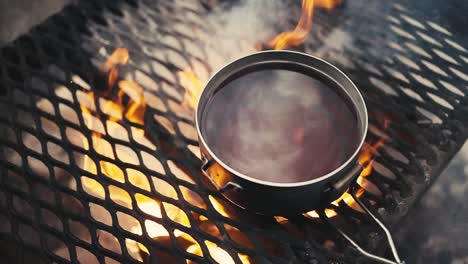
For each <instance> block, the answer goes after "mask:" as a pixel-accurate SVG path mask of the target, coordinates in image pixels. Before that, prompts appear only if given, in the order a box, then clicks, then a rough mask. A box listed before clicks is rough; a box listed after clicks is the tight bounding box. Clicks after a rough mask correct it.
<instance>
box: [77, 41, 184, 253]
mask: <svg viewBox="0 0 468 264" xmlns="http://www.w3.org/2000/svg"><path fill="white" fill-rule="evenodd" d="M128 59H129V53H128V50H127V49H123V48H119V49H116V50H115V51H114V52H113V53H112V55H111V56H110V57H109V59H108V60H107V61H106V62H105V63H104V65H103V68H102V70H103V72H105V73H108V80H107V84H108V87H106V88H107V90H106V92H105V93H104V94H105V95H107V96H109V95H110V94H111V91H112V89H114V86H115V84H117V85H116V86H117V88H118V92H117V96H116V98H113V99H108V98H99V99H100V108H101V110H102V112H104V113H105V114H106V115H108V116H109V117H108V118H107V120H105V124H106V127H107V134H108V135H110V136H112V137H114V138H118V139H121V140H125V141H127V142H128V141H129V139H128V132H127V130H126V129H125V128H124V126H122V125H119V123H122V122H123V121H124V117H125V118H126V119H127V120H129V121H130V122H132V123H135V124H139V125H143V124H144V115H145V110H146V102H145V99H144V95H143V92H144V91H143V88H142V87H141V86H140V85H138V84H137V83H135V82H131V81H128V80H120V81H117V80H118V77H119V76H118V69H117V66H119V65H120V66H123V65H125V64H126V63H127V62H128ZM86 95H87V96H88V97H89V99H90V100H88V101H92V100H93V99H94V97H95V94H94V93H93V92H91V91H90V92H88V93H87V94H86ZM125 99H126V100H125ZM124 101H126V103H124ZM81 111H82V116H83V119H84V122H85V124H86V126H87V127H88V129H89V130H91V131H92V140H93V144H92V147H93V149H94V151H96V152H97V153H99V154H101V155H103V156H106V157H108V158H111V159H116V158H118V159H119V160H121V161H124V162H126V163H130V164H139V160H138V156H137V155H136V154H135V153H134V152H133V150H131V149H130V148H126V147H124V148H122V147H121V148H119V147H115V154H114V149H113V147H112V146H111V145H110V143H108V142H107V141H106V140H105V139H103V134H104V133H105V131H106V130H104V129H103V124H102V122H101V121H100V119H99V118H98V117H97V116H96V115H93V111H92V110H91V109H89V108H88V107H87V106H85V105H84V104H82V105H81ZM131 132H132V133H131V135H132V138H133V139H134V140H135V141H137V142H139V143H140V144H145V145H146V146H148V147H149V148H151V149H154V150H155V149H156V147H155V146H154V145H153V144H152V143H151V142H150V141H149V140H148V139H146V137H145V132H144V130H143V129H140V128H137V127H133V126H132V127H131ZM82 140H83V144H86V143H87V139H86V138H83V139H82ZM115 155H116V156H117V157H115ZM96 163H97V165H96ZM82 168H83V169H84V170H86V171H88V172H90V173H92V174H94V175H97V171H98V168H99V169H100V171H101V172H102V175H103V176H105V177H109V178H112V179H113V180H116V181H118V182H122V183H124V182H125V176H124V175H125V173H124V170H125V169H124V168H120V167H119V166H117V165H115V164H114V163H112V162H109V161H104V160H101V161H95V160H93V159H91V158H90V157H89V156H85V157H84V159H83V163H82ZM126 172H127V177H128V180H129V181H130V182H131V183H132V184H133V185H136V186H137V187H139V188H141V189H145V190H148V191H149V190H150V187H149V182H148V178H147V177H146V176H145V175H144V174H143V173H142V172H140V171H138V170H135V169H127V170H126ZM99 177H100V176H99ZM82 183H83V188H84V189H85V191H86V192H88V193H90V194H92V195H95V196H98V197H101V198H104V197H105V190H104V188H103V187H102V185H101V184H100V183H99V182H98V181H96V180H94V179H91V178H89V177H82ZM111 187H112V186H111ZM111 187H109V194H110V197H111V199H112V200H114V201H116V202H117V203H119V204H122V205H125V206H127V207H130V208H132V199H131V197H130V195H129V194H128V193H127V192H126V191H125V190H123V189H120V188H117V187H115V188H111ZM156 187H157V188H158V187H159V186H156ZM158 191H159V192H160V193H162V194H164V195H166V196H171V192H169V191H166V190H158ZM171 198H174V199H177V197H176V195H172V197H171ZM135 200H136V202H137V206H138V208H139V209H140V210H141V211H143V212H144V213H146V214H149V215H152V216H154V217H158V218H161V217H162V207H164V209H165V212H166V214H167V215H168V217H169V218H170V219H171V220H173V221H176V222H178V223H179V224H182V225H184V226H187V227H190V221H189V219H188V217H187V215H186V214H185V213H184V212H183V211H182V210H181V209H180V208H178V207H176V206H174V205H172V204H168V203H167V204H164V203H160V202H159V201H156V200H155V199H153V198H150V197H147V196H144V195H141V194H136V195H135ZM145 229H146V231H147V233H148V235H150V236H151V237H153V238H156V237H165V236H169V234H168V231H167V230H166V228H164V227H163V226H162V225H161V224H158V223H156V222H154V221H150V220H146V221H145ZM132 231H133V232H134V233H141V232H142V230H141V226H140V225H135V226H134V228H132ZM177 235H180V234H177ZM133 246H134V247H135V248H134V249H139V250H141V251H144V252H147V253H148V250H147V249H146V247H145V246H143V245H141V244H139V243H136V245H133Z"/></svg>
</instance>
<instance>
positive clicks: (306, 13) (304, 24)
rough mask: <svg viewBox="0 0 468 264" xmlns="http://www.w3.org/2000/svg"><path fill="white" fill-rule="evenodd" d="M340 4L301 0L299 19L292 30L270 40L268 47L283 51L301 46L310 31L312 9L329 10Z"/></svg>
mask: <svg viewBox="0 0 468 264" xmlns="http://www.w3.org/2000/svg"><path fill="white" fill-rule="evenodd" d="M340 3H341V0H303V1H302V14H301V18H300V19H299V22H298V23H297V25H296V27H295V28H294V30H293V31H288V32H282V33H280V34H279V35H277V36H276V37H274V38H273V39H272V40H270V41H269V42H268V45H269V46H270V47H273V48H274V49H275V50H283V49H286V48H288V47H295V46H298V45H300V44H302V43H303V42H304V41H305V39H306V38H307V36H308V35H309V32H310V30H311V29H312V19H313V17H314V8H315V7H317V8H324V9H327V10H331V9H333V8H335V7H336V6H338V5H339V4H340Z"/></svg>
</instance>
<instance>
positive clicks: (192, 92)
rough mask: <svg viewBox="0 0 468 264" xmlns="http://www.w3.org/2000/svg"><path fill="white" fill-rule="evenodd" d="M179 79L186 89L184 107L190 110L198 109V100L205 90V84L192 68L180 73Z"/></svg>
mask: <svg viewBox="0 0 468 264" xmlns="http://www.w3.org/2000/svg"><path fill="white" fill-rule="evenodd" d="M179 77H180V83H181V85H182V87H183V88H184V89H185V93H184V101H183V103H182V105H183V106H184V107H188V108H190V109H195V108H196V107H197V103H198V98H199V97H200V95H201V92H202V90H203V82H202V80H200V78H198V77H197V75H196V74H195V72H194V71H193V70H192V69H190V68H187V69H185V70H183V71H181V72H179Z"/></svg>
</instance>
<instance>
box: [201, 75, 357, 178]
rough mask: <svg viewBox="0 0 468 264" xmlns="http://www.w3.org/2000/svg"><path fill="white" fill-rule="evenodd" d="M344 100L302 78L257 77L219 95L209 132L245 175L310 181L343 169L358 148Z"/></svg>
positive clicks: (224, 155) (211, 112)
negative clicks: (354, 149) (336, 169)
mask: <svg viewBox="0 0 468 264" xmlns="http://www.w3.org/2000/svg"><path fill="white" fill-rule="evenodd" d="M340 100H341V99H340V98H338V95H337V94H335V93H334V92H333V91H332V90H331V89H330V88H328V87H324V84H322V83H320V82H318V81H316V80H314V79H311V78H310V77H308V76H306V75H303V74H299V73H295V72H290V71H278V70H276V71H263V72H255V73H251V74H249V75H246V76H244V77H243V78H240V79H238V80H236V81H233V82H232V83H230V84H228V85H227V86H226V87H225V88H224V89H222V90H221V91H220V92H218V95H216V99H214V100H213V101H212V104H211V105H210V106H209V107H210V108H209V109H207V110H206V112H205V113H206V118H205V121H206V123H204V124H203V125H204V126H205V128H206V129H204V131H206V135H207V136H206V137H207V139H208V144H210V146H211V145H212V147H213V149H214V151H215V154H217V155H218V156H219V157H220V158H221V159H222V160H224V161H225V162H226V163H227V164H228V165H230V166H231V167H233V168H234V169H236V170H238V171H240V172H242V173H244V174H246V175H249V176H252V177H255V178H258V179H262V180H267V181H272V182H299V181H304V180H309V179H312V178H316V177H319V176H321V175H324V174H326V173H328V172H330V171H331V170H333V169H335V168H336V167H338V166H339V165H340V164H341V163H342V162H343V161H344V160H345V159H346V158H347V157H348V156H349V152H350V150H352V148H353V146H354V144H353V142H354V141H355V140H356V136H357V135H356V127H353V126H355V123H354V122H355V119H354V118H353V117H352V113H351V112H350V111H349V110H348V109H347V107H346V106H344V105H343V103H342V101H340ZM220 109H222V111H221V110H220ZM210 139H211V140H210ZM347 140H349V141H351V142H343V141H347ZM343 143H344V144H343Z"/></svg>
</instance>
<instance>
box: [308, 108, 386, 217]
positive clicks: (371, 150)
mask: <svg viewBox="0 0 468 264" xmlns="http://www.w3.org/2000/svg"><path fill="white" fill-rule="evenodd" d="M389 122H390V119H389V117H388V116H384V121H383V125H384V128H387V127H388V125H389ZM385 140H386V139H385V138H384V137H382V138H380V139H379V140H378V141H377V142H376V143H374V144H372V145H364V146H363V148H362V150H361V153H360V155H359V157H358V163H359V164H360V165H361V166H364V169H363V170H362V172H361V174H359V177H358V178H357V180H356V182H357V183H358V184H359V186H361V188H360V189H359V190H357V191H356V196H357V197H361V196H362V195H363V194H364V192H365V189H366V187H367V182H366V181H365V178H366V177H367V176H369V175H371V173H372V170H373V167H372V166H373V164H374V159H375V156H376V153H377V151H378V149H379V148H381V147H382V146H384V145H385ZM341 201H343V202H344V203H346V204H347V205H348V206H349V207H351V208H353V209H355V210H357V211H361V212H363V211H362V208H361V207H360V206H359V205H358V204H357V203H356V201H355V200H354V198H353V197H352V196H351V194H349V192H348V191H347V192H345V193H344V194H343V195H341V196H340V197H339V198H338V199H336V200H335V201H333V202H332V204H333V205H334V206H339V203H340V202H341ZM306 215H308V216H310V217H313V218H318V217H319V215H318V213H317V212H316V211H311V212H308V213H306ZM325 215H326V216H327V217H328V218H331V217H334V216H336V215H337V212H336V211H335V210H333V209H325Z"/></svg>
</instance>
